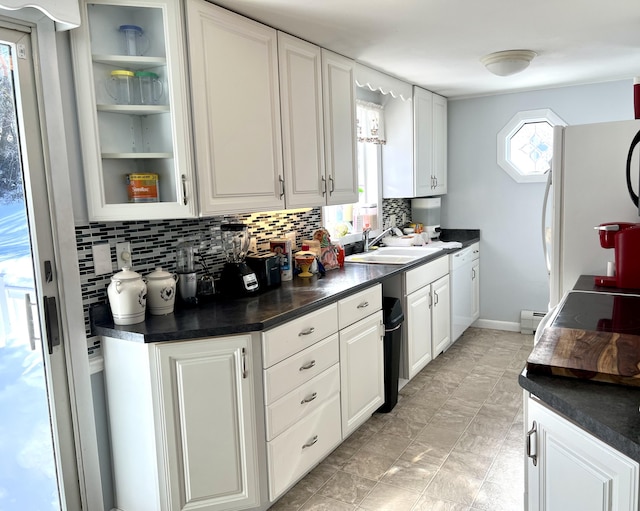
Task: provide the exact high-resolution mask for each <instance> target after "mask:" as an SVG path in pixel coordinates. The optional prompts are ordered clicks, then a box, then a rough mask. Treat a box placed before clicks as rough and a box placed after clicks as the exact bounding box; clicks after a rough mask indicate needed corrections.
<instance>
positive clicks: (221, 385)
mask: <svg viewBox="0 0 640 511" xmlns="http://www.w3.org/2000/svg"><path fill="white" fill-rule="evenodd" d="M156 350H157V354H158V358H159V363H160V374H161V384H160V385H161V392H160V395H161V396H162V420H163V422H164V430H165V432H166V438H167V439H168V442H167V444H166V445H167V452H166V459H164V460H163V461H164V462H165V463H166V466H165V467H164V471H165V472H166V473H168V474H169V486H170V497H169V499H170V503H171V504H170V509H171V510H172V511H178V510H186V509H196V508H197V509H199V510H201V511H232V510H239V509H248V508H251V507H255V506H257V505H258V504H259V491H258V490H259V489H258V485H259V479H258V471H259V467H258V460H257V451H256V450H257V433H256V420H255V396H254V392H253V381H254V380H253V378H254V376H253V373H252V371H251V370H250V368H251V362H250V360H251V337H250V336H249V335H243V336H237V337H229V338H226V339H225V338H218V339H202V340H197V341H188V342H175V343H169V344H161V345H159V346H158V347H157V348H156ZM132 511H135V510H132Z"/></svg>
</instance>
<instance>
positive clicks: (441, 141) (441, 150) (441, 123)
mask: <svg viewBox="0 0 640 511" xmlns="http://www.w3.org/2000/svg"><path fill="white" fill-rule="evenodd" d="M432 113H433V139H432V144H433V145H432V147H433V170H432V172H433V191H432V192H431V195H442V194H445V193H447V98H443V97H442V96H439V95H438V94H434V95H433V112H432Z"/></svg>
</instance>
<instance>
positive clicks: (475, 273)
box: [471, 259, 480, 323]
mask: <svg viewBox="0 0 640 511" xmlns="http://www.w3.org/2000/svg"><path fill="white" fill-rule="evenodd" d="M471 286H472V288H473V294H472V298H471V322H472V323H473V322H474V321H475V320H476V319H478V318H479V317H480V259H476V260H475V261H473V265H472V266H471Z"/></svg>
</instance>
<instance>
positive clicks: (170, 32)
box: [71, 0, 196, 221]
mask: <svg viewBox="0 0 640 511" xmlns="http://www.w3.org/2000/svg"><path fill="white" fill-rule="evenodd" d="M80 13H81V17H82V25H81V26H80V27H79V28H77V29H75V30H73V31H72V32H71V43H72V50H73V66H74V75H75V86H76V94H77V102H78V120H79V127H80V137H81V143H82V156H83V167H84V176H85V186H86V193H87V203H88V213H89V219H90V220H92V221H106V220H148V219H161V218H186V217H192V216H195V214H196V204H195V200H194V196H193V190H194V189H195V187H194V183H193V172H192V167H193V162H192V160H191V144H190V136H189V133H190V130H189V105H188V95H187V93H186V85H185V84H186V68H185V53H186V52H185V48H184V34H183V29H182V27H183V19H182V12H181V10H180V8H179V4H178V3H176V2H169V1H162V0H147V1H145V2H137V3H135V5H132V4H131V3H130V2H126V1H119V0H109V1H101V0H96V1H92V2H84V1H81V2H80ZM127 25H128V26H130V27H133V28H130V33H131V37H132V41H131V43H130V44H129V45H127V43H126V42H125V41H126V39H125V30H124V28H123V26H127ZM114 71H115V73H114ZM150 77H153V79H151V78H150ZM141 78H144V79H146V80H152V81H153V84H152V85H150V87H151V89H150V90H151V93H150V94H145V95H144V96H141V94H140V84H141V81H143V80H141ZM116 83H120V84H121V88H120V89H119V91H116V90H115V89H116ZM132 174H144V175H149V174H151V175H152V176H151V178H152V179H149V178H146V179H145V178H140V179H138V178H136V177H135V176H134V179H133V182H134V183H135V181H138V182H140V183H142V182H144V183H145V185H144V186H145V187H146V188H147V189H146V190H142V189H140V188H136V189H130V188H131V187H130V186H129V184H128V178H127V176H130V175H132ZM156 179H157V184H158V186H157V187H156V188H155V189H154V188H153V187H148V186H146V183H155V182H156Z"/></svg>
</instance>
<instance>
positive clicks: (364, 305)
mask: <svg viewBox="0 0 640 511" xmlns="http://www.w3.org/2000/svg"><path fill="white" fill-rule="evenodd" d="M367 307H369V302H362V303H361V304H360V305H358V309H366V308H367Z"/></svg>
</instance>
